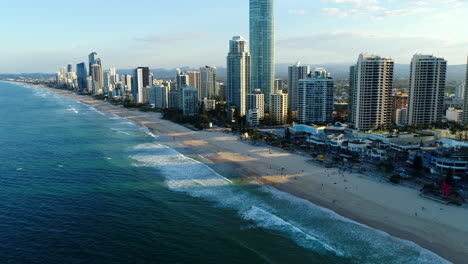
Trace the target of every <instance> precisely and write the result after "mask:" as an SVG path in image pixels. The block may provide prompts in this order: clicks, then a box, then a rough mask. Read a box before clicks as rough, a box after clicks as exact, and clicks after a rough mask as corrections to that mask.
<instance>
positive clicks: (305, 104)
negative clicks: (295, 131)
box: [297, 68, 335, 124]
mask: <svg viewBox="0 0 468 264" xmlns="http://www.w3.org/2000/svg"><path fill="white" fill-rule="evenodd" d="M334 89H335V83H334V80H333V78H331V77H330V74H329V73H328V72H326V71H325V69H323V68H317V69H315V70H314V72H313V73H311V74H309V76H307V77H306V78H305V79H303V80H300V81H299V82H298V90H297V95H298V96H297V109H298V115H297V118H298V120H299V122H300V123H302V124H310V123H319V124H324V123H329V122H332V121H333V93H334Z"/></svg>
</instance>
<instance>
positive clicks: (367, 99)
mask: <svg viewBox="0 0 468 264" xmlns="http://www.w3.org/2000/svg"><path fill="white" fill-rule="evenodd" d="M393 66H394V62H393V60H392V59H391V58H387V57H381V56H378V55H371V54H361V55H359V59H358V62H357V64H356V65H354V66H352V67H351V70H350V107H351V109H350V112H351V113H350V119H349V121H350V123H352V124H354V127H355V128H356V129H358V130H372V129H376V128H378V127H382V126H389V125H390V123H391V115H392V90H393Z"/></svg>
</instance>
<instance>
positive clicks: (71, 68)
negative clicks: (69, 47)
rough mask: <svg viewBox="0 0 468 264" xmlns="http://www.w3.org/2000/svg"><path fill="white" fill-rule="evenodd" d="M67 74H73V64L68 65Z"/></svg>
mask: <svg viewBox="0 0 468 264" xmlns="http://www.w3.org/2000/svg"><path fill="white" fill-rule="evenodd" d="M67 72H73V65H71V64H68V65H67Z"/></svg>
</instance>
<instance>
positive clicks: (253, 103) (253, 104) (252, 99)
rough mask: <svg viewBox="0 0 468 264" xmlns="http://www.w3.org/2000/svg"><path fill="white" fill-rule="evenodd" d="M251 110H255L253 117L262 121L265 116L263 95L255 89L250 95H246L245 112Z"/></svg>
mask: <svg viewBox="0 0 468 264" xmlns="http://www.w3.org/2000/svg"><path fill="white" fill-rule="evenodd" d="M252 109H257V110H258V111H256V112H255V115H256V116H257V117H258V119H260V120H261V119H263V117H264V116H265V95H264V94H263V93H262V90H260V89H255V90H254V91H252V93H250V94H247V112H248V111H249V110H252Z"/></svg>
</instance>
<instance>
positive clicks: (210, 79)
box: [198, 66, 216, 101]
mask: <svg viewBox="0 0 468 264" xmlns="http://www.w3.org/2000/svg"><path fill="white" fill-rule="evenodd" d="M200 77H201V87H200V89H199V97H198V100H200V101H201V100H203V99H205V98H208V99H213V98H214V97H215V96H216V67H210V66H205V67H201V68H200Z"/></svg>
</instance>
